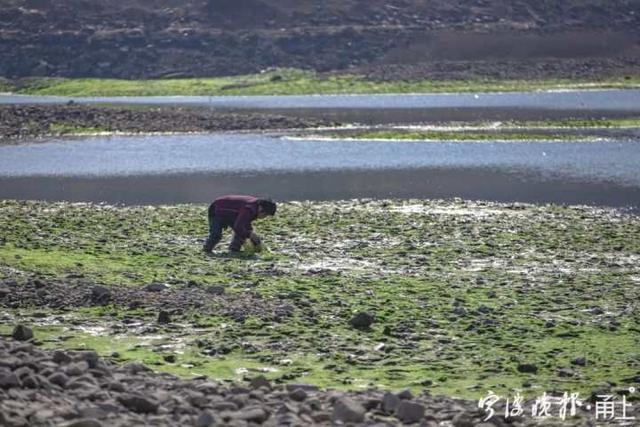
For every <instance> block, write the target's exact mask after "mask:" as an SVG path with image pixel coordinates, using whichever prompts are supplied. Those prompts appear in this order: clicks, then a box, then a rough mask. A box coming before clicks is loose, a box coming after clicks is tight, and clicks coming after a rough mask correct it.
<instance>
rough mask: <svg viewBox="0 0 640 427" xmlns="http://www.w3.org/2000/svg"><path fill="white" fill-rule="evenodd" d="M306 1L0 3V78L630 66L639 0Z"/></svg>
mask: <svg viewBox="0 0 640 427" xmlns="http://www.w3.org/2000/svg"><path fill="white" fill-rule="evenodd" d="M318 3H319V2H315V1H310V0H185V1H177V0H158V1H155V2H153V7H150V6H149V2H144V1H140V0H131V1H128V2H120V1H116V0H103V1H100V2H95V1H91V0H1V1H0V55H2V58H3V60H2V61H1V62H0V76H5V77H9V78H18V77H25V76H63V77H89V76H95V77H119V78H153V77H175V76H181V77H186V76H219V75H233V74H244V73H253V72H257V71H260V70H263V69H265V68H270V67H294V68H304V69H314V70H318V71H335V70H356V71H357V72H359V73H365V74H370V75H371V76H373V77H376V78H408V79H411V78H414V77H415V78H417V77H419V78H423V77H424V76H425V75H426V76H427V77H429V76H431V77H434V78H469V77H487V76H489V77H500V78H515V77H525V78H535V77H537V76H540V77H550V76H553V77H574V76H595V77H598V76H604V75H612V74H615V75H625V74H638V70H640V60H639V59H638V58H640V47H639V46H640V31H639V30H638V28H640V1H638V0H613V1H611V0H585V1H578V0H571V1H563V2H557V1H550V0H543V1H534V0H518V1H507V0H475V1H471V0H453V1H445V0H431V1H429V0H423V1H419V0H390V1H389V0H387V1H383V0H366V1H363V0H341V1H337V0H329V1H325V2H322V4H318ZM523 64H524V65H523ZM532 64H535V66H533V67H532Z"/></svg>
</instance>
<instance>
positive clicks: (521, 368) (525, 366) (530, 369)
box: [518, 363, 538, 374]
mask: <svg viewBox="0 0 640 427" xmlns="http://www.w3.org/2000/svg"><path fill="white" fill-rule="evenodd" d="M518 372H522V373H524V374H535V373H537V372H538V367H537V366H536V365H533V364H531V363H521V364H519V365H518Z"/></svg>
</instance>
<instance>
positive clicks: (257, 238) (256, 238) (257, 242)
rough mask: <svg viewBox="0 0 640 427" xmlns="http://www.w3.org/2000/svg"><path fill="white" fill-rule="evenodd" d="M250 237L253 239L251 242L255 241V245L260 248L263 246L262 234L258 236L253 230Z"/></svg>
mask: <svg viewBox="0 0 640 427" xmlns="http://www.w3.org/2000/svg"><path fill="white" fill-rule="evenodd" d="M249 239H250V240H251V243H253V245H254V246H255V247H256V248H258V247H260V246H262V240H261V239H260V236H258V235H257V234H256V233H254V232H253V231H252V232H251V235H250V236H249Z"/></svg>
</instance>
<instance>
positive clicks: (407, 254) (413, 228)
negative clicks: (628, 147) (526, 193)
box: [0, 199, 640, 399]
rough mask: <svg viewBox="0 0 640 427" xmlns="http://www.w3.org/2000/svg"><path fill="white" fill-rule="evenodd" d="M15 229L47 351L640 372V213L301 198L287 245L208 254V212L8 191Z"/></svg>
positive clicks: (9, 309)
mask: <svg viewBox="0 0 640 427" xmlns="http://www.w3.org/2000/svg"><path fill="white" fill-rule="evenodd" d="M0 218H1V219H0V319H1V320H2V321H1V322H0V333H2V334H9V333H10V332H11V330H12V329H13V327H14V325H15V324H18V323H21V324H25V325H28V326H30V327H32V328H33V330H34V334H35V336H36V339H37V340H38V341H39V342H41V343H42V345H43V347H45V348H55V349H58V348H62V349H84V350H89V349H91V350H95V351H97V352H98V353H99V354H100V355H101V356H104V357H105V358H107V359H109V360H112V361H115V362H128V361H141V362H143V363H144V364H146V365H147V366H149V367H151V368H152V369H154V370H157V371H163V372H169V373H173V374H177V375H180V376H183V377H186V378H189V377H192V376H194V375H207V376H210V377H212V378H215V379H219V380H224V379H229V380H237V381H239V380H242V379H243V378H248V377H252V376H256V375H258V374H262V375H265V376H266V377H267V378H268V379H269V380H271V381H273V382H274V383H292V382H293V383H308V384H315V385H318V386H320V387H333V388H339V389H347V390H362V389H366V388H369V387H375V388H380V389H387V390H394V391H398V390H401V389H405V388H410V389H412V390H413V391H414V392H423V391H428V392H429V393H430V394H432V395H447V396H455V397H460V398H465V399H478V398H480V397H482V396H485V395H486V394H487V392H488V391H489V390H492V391H494V392H496V393H501V394H503V395H505V394H510V393H513V392H514V391H520V392H521V393H522V394H523V395H524V396H526V397H527V398H535V397H536V396H539V395H541V394H542V393H543V392H553V391H556V392H558V391H559V392H563V391H567V392H580V393H581V396H584V397H585V398H586V397H588V396H590V395H591V394H592V393H594V392H597V393H600V392H602V391H607V392H609V391H610V392H614V393H615V392H620V393H622V392H624V390H627V389H628V388H629V387H630V386H634V385H635V386H637V384H638V382H639V380H640V353H639V350H638V349H639V348H640V345H639V344H640V311H639V308H638V303H637V301H638V298H639V297H640V295H639V290H638V285H639V284H640V263H639V261H640V218H639V217H637V216H631V215H627V214H624V213H621V212H618V211H615V210H612V209H601V208H593V207H586V206H568V207H567V206H557V205H528V204H499V203H490V202H470V201H464V200H457V199H456V200H352V201H339V202H288V203H283V204H281V206H280V208H279V211H278V215H277V216H276V217H275V218H272V219H269V220H264V221H259V222H257V223H256V224H255V227H256V230H257V231H258V232H259V233H260V234H261V235H262V236H263V237H264V241H265V243H266V245H267V246H268V249H269V250H268V251H267V252H263V253H260V254H248V253H247V254H241V255H237V256H233V255H230V254H228V253H227V251H226V244H225V240H223V243H222V244H221V246H219V247H218V248H216V250H215V251H214V253H213V254H212V255H205V254H204V253H202V250H201V245H202V242H203V239H204V237H205V235H206V228H207V227H206V206H205V205H175V206H145V207H118V206H109V205H100V204H71V203H45V202H27V201H10V200H5V201H0ZM228 238H230V233H229V232H227V233H226V234H225V239H228ZM359 313H367V314H368V315H370V316H371V319H372V320H373V322H372V323H371V324H370V325H369V326H366V325H362V324H359V323H358V322H355V324H356V325H357V326H354V321H353V320H354V318H355V317H356V316H357V315H358V314H359ZM360 317H361V318H362V316H360ZM365 323H369V322H365ZM634 397H635V396H633V395H632V396H630V399H633V398H634Z"/></svg>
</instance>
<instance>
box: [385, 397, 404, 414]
mask: <svg viewBox="0 0 640 427" xmlns="http://www.w3.org/2000/svg"><path fill="white" fill-rule="evenodd" d="M399 404H400V398H399V397H398V396H396V395H395V394H393V393H389V392H387V393H385V394H384V396H383V397H382V410H383V411H384V412H386V413H387V414H393V413H394V412H395V411H396V408H397V407H398V405H399Z"/></svg>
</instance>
